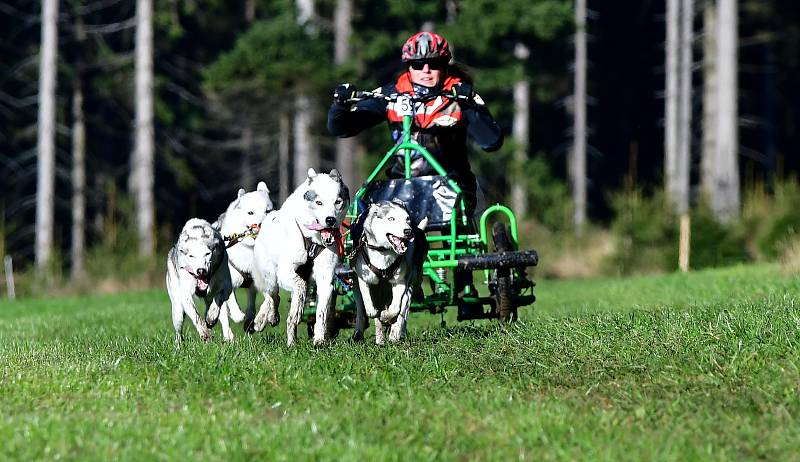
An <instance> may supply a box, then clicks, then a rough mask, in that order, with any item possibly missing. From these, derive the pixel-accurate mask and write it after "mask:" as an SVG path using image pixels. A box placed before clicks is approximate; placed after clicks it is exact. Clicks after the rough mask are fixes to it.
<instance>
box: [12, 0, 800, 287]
mask: <svg viewBox="0 0 800 462" xmlns="http://www.w3.org/2000/svg"><path fill="white" fill-rule="evenodd" d="M677 3H678V2H677V0H669V1H666V2H662V1H634V0H621V1H614V2H603V1H599V0H597V1H595V0H589V1H588V4H587V2H586V1H583V0H578V1H577V2H573V1H567V0H524V1H523V0H508V1H504V2H493V1H488V0H444V1H411V0H404V1H361V0H319V1H312V0H297V1H289V0H241V1H222V0H193V1H192V0H186V1H177V0H175V1H159V2H153V3H151V2H150V1H149V0H138V1H135V0H96V1H92V2H78V1H72V0H63V1H61V2H58V1H55V0H46V1H44V2H42V3H41V4H40V3H38V2H27V1H0V54H1V55H2V60H0V127H2V129H1V130H0V183H2V185H3V194H2V197H1V198H0V256H3V257H10V258H9V259H6V261H7V262H9V261H13V265H14V270H15V272H16V273H17V274H18V282H17V284H18V292H19V293H21V294H25V293H29V292H30V291H31V290H32V289H31V288H32V287H33V286H34V284H36V285H37V286H39V287H40V286H41V284H42V283H43V282H44V283H45V284H47V285H48V286H50V287H51V288H53V289H54V290H57V289H59V288H64V287H69V289H68V290H72V291H74V290H79V291H82V290H89V288H92V290H95V289H97V288H98V287H100V288H101V289H104V288H105V289H108V290H117V289H119V288H121V287H122V286H124V287H131V286H149V285H154V284H160V281H161V278H162V276H163V269H162V266H163V264H162V260H163V256H164V255H165V254H166V249H167V248H168V247H169V246H171V245H172V242H173V240H174V238H175V236H176V233H177V231H178V230H179V228H180V226H181V225H182V224H183V223H184V222H185V220H186V219H188V218H190V217H193V216H199V217H202V218H205V219H208V220H210V221H213V220H214V219H215V218H216V217H217V216H218V215H219V214H220V213H221V212H223V211H224V209H225V207H226V206H227V204H228V203H229V202H230V201H231V200H232V199H234V198H235V196H236V191H237V189H238V188H239V187H244V188H246V189H253V188H254V187H255V184H256V183H257V182H258V181H259V180H265V181H266V182H267V183H268V185H269V186H270V189H271V191H272V196H273V200H274V201H275V202H276V204H280V202H281V200H282V198H284V197H285V196H286V194H287V192H288V191H290V190H291V189H292V187H293V185H294V182H295V179H296V178H300V177H301V175H303V173H304V172H305V171H306V169H307V168H308V167H309V166H313V167H315V168H317V169H318V170H319V169H322V170H328V169H330V168H334V167H337V168H339V169H340V170H341V171H343V172H344V174H345V177H346V178H347V179H348V182H349V183H350V185H351V188H353V189H355V187H356V186H357V185H358V184H360V182H361V181H363V179H364V177H365V175H366V173H367V172H368V171H369V170H370V169H371V168H372V167H373V166H374V164H375V161H376V159H377V158H378V157H379V156H380V155H381V154H382V153H383V152H385V150H386V149H387V148H388V140H389V137H388V131H387V130H386V129H385V128H383V127H378V128H375V129H372V130H371V131H369V132H367V133H365V134H363V135H360V136H359V137H358V138H356V139H355V140H351V141H345V142H342V141H337V140H336V139H335V138H333V137H331V136H330V135H329V134H328V133H327V130H326V129H325V118H326V112H327V108H328V106H329V104H330V101H331V93H332V89H333V87H334V86H335V85H336V84H338V83H340V82H353V83H355V84H356V85H357V86H358V87H359V88H363V89H371V88H375V87H377V86H378V85H380V84H382V83H386V82H389V81H392V80H393V79H394V78H395V77H396V76H397V74H398V73H399V72H400V71H401V70H402V68H401V63H400V59H399V55H400V46H401V45H402V43H403V42H404V41H405V39H406V38H407V37H408V36H409V35H411V34H412V33H414V32H416V31H418V30H434V31H436V32H438V33H441V34H443V35H444V36H445V37H446V38H447V39H448V40H449V41H450V43H451V44H452V46H453V49H454V54H455V57H456V59H457V60H458V61H459V62H462V63H465V64H466V65H467V66H469V69H470V72H471V73H472V75H473V76H474V77H475V81H476V89H477V91H478V92H479V93H480V94H481V96H482V97H483V98H484V100H485V101H486V102H487V104H488V106H489V108H490V110H491V111H492V112H493V114H494V115H495V117H496V118H497V120H498V121H499V123H500V125H501V126H502V127H503V130H504V132H505V134H506V137H507V139H506V144H505V146H504V148H503V149H502V150H501V151H500V152H497V153H483V152H481V151H480V150H479V149H474V147H473V149H472V152H471V154H470V161H471V162H472V164H473V168H474V170H475V171H476V173H477V174H478V176H479V182H480V184H481V194H482V196H484V201H485V202H486V203H491V202H497V201H500V202H506V203H509V204H510V205H511V206H512V208H513V209H514V210H515V211H516V212H517V213H518V215H520V217H521V218H523V223H522V227H523V231H524V232H523V233H522V236H523V237H522V245H523V246H524V247H529V248H530V247H533V248H536V249H538V250H539V252H540V254H541V255H542V264H541V266H540V268H539V269H538V270H537V271H538V273H539V275H541V276H548V277H575V276H580V277H586V276H594V275H598V274H630V273H649V272H659V271H671V270H674V269H676V268H677V267H678V239H679V237H678V236H679V233H678V230H679V225H678V223H679V221H680V219H679V218H680V216H681V215H682V214H687V215H688V216H690V217H691V246H690V248H691V260H690V261H691V263H690V267H691V268H701V267H706V266H720V265H727V264H732V263H737V262H746V261H754V260H774V259H782V260H783V261H787V262H790V261H795V260H797V259H798V255H800V246H799V245H798V244H797V240H796V239H795V232H796V230H798V229H800V210H799V209H797V207H796V204H797V203H798V201H799V200H800V187H798V183H797V180H796V175H797V172H798V169H800V157H798V151H797V146H798V145H800V143H799V142H800V140H798V136H799V135H798V130H797V129H796V125H797V120H798V119H799V118H800V89H798V87H797V85H796V84H795V82H797V81H798V80H799V79H798V78H799V77H800V75H798V74H799V73H800V4H797V3H796V2H792V1H789V0H768V1H753V0H742V1H738V2H736V1H733V0H718V1H716V2H715V1H694V2H687V1H684V2H683V3H682V5H684V7H683V8H684V10H685V9H686V8H689V12H688V17H689V21H690V22H689V26H688V28H687V27H685V26H684V30H688V31H689V39H688V40H687V41H685V42H683V48H685V49H689V50H691V51H692V52H693V53H690V54H689V56H690V58H689V59H690V61H689V63H690V64H689V65H688V66H686V68H687V69H689V75H690V76H691V79H690V83H689V91H688V95H689V100H688V101H689V102H688V105H686V106H685V107H687V108H688V109H687V110H688V114H689V116H690V119H691V122H690V123H689V124H688V127H689V129H688V133H687V135H686V136H685V137H684V139H686V140H687V141H686V142H687V143H688V165H689V167H688V168H687V169H686V172H687V173H686V175H685V176H686V178H685V181H686V182H687V185H688V191H687V192H688V194H687V210H681V207H680V206H676V203H675V200H674V199H675V197H674V194H671V193H670V192H669V191H670V190H669V187H668V185H669V184H670V178H671V175H673V173H671V171H670V170H669V157H668V155H669V153H668V151H669V149H670V148H669V145H670V143H669V140H670V139H671V138H670V136H671V135H669V136H668V135H666V133H667V131H668V127H669V126H670V123H671V122H670V121H669V117H668V111H669V109H668V104H669V103H668V102H669V100H670V90H669V88H668V79H667V76H668V74H669V70H670V65H669V57H668V52H667V48H668V45H669V36H668V35H669V34H668V24H669V23H670V19H669V18H670V8H671V7H670V5H675V4H677ZM47 4H50V5H51V6H52V5H53V4H55V6H56V12H55V14H54V15H53V16H52V19H53V21H52V23H53V24H54V25H55V39H56V40H55V45H49V48H48V45H47V42H45V41H44V40H43V37H44V36H45V35H46V34H45V33H44V30H45V27H44V26H45V24H47V21H46V20H45V21H43V18H46V15H45V14H44V13H45V11H46V7H45V6H46V5H47ZM730 4H733V6H734V16H735V19H736V20H737V21H735V22H734V24H733V26H730V27H733V31H734V33H735V34H734V35H733V37H734V38H735V47H734V48H735V50H736V53H735V58H736V62H735V64H736V67H735V68H734V71H733V74H734V75H735V76H736V79H734V83H733V84H734V88H733V89H732V91H733V93H732V94H733V95H735V96H734V97H733V99H734V100H735V103H736V104H735V105H734V107H735V112H734V121H735V125H736V130H735V132H734V137H733V138H734V140H733V143H732V145H733V148H732V149H731V150H730V153H729V155H728V159H727V161H732V162H733V163H734V165H735V168H736V170H735V177H736V188H735V189H723V190H719V188H717V189H715V188H714V187H713V184H714V181H713V174H714V172H715V171H720V170H721V169H723V167H722V166H721V165H722V160H721V159H720V158H719V157H713V156H711V154H710V153H711V152H719V149H718V148H716V147H715V145H719V144H721V143H720V141H719V139H717V140H715V139H714V137H713V136H712V134H713V130H709V129H708V127H711V126H714V124H715V123H716V122H715V119H714V117H716V115H715V111H714V110H713V109H714V107H715V106H712V104H711V103H710V102H713V101H714V98H713V94H714V92H715V89H716V88H717V87H719V86H721V85H722V83H721V82H722V79H719V75H716V74H715V69H718V67H716V63H718V61H717V60H718V59H720V58H719V56H717V53H716V51H715V50H718V49H719V46H718V45H719V40H720V39H721V37H722V35H721V34H722V33H723V32H724V30H721V29H724V27H721V26H720V25H719V24H721V21H720V19H722V16H720V12H721V11H723V10H722V8H723V7H726V6H730ZM685 5H690V6H688V7H687V6H685ZM586 7H588V8H586ZM148 8H149V11H150V12H151V13H152V15H151V16H147V15H143V14H142V12H143V11H148ZM584 8H586V9H585V10H584ZM143 20H146V21H147V23H148V24H150V26H151V27H152V42H151V45H152V47H151V48H150V49H148V50H147V51H148V52H147V53H145V54H146V55H147V56H149V59H150V61H149V62H151V63H152V74H151V75H152V84H151V85H152V86H151V88H152V91H151V92H149V93H150V94H151V96H152V102H151V104H152V107H153V118H152V125H151V126H150V127H151V128H149V129H148V128H147V127H144V128H145V130H144V131H142V128H143V126H142V124H141V123H139V122H137V115H139V114H141V112H140V111H141V106H140V105H141V104H142V101H145V102H146V101H147V98H143V97H142V94H141V93H139V91H140V90H137V88H136V85H135V83H136V82H137V81H138V79H139V78H140V77H139V76H140V75H141V73H142V72H143V71H146V66H142V65H141V63H142V62H145V63H146V62H148V61H147V59H145V58H142V57H141V56H138V57H137V55H138V54H140V53H142V45H141V44H142V43H143V42H141V41H140V40H142V36H141V35H140V34H141V32H142V31H143V30H147V29H146V28H145V27H143V26H142V24H143V22H142V21H143ZM576 24H577V25H576ZM730 27H729V28H730ZM50 43H51V44H52V43H53V42H50ZM584 43H585V44H586V45H587V46H586V54H585V55H581V54H580V53H577V52H576V51H577V50H578V49H580V47H581V45H580V44H584ZM137 48H138V49H137ZM46 50H49V53H51V54H54V56H55V58H54V59H55V60H54V63H55V64H56V66H55V68H54V71H53V75H54V86H53V90H52V94H53V95H54V98H53V105H52V107H53V121H54V124H52V128H53V132H52V140H53V145H52V152H53V154H54V159H53V161H54V164H53V166H54V170H53V192H52V194H51V195H50V196H51V197H52V199H51V200H50V201H48V202H49V208H50V209H51V210H52V217H53V220H52V222H51V224H50V225H49V226H45V228H50V229H51V231H50V236H51V239H50V244H49V247H48V246H47V245H45V244H46V243H42V241H41V236H46V235H48V233H47V232H43V229H45V228H43V225H42V222H41V221H40V220H39V219H37V210H41V208H42V202H41V201H42V197H44V195H42V194H38V193H39V191H40V190H41V189H42V186H41V185H42V183H41V176H42V175H41V174H42V167H41V165H42V164H41V159H42V153H43V152H45V149H44V148H46V144H45V145H44V148H43V144H42V128H43V127H44V126H45V125H43V124H42V122H41V120H42V119H41V118H42V108H43V107H46V106H45V105H43V104H42V103H41V102H42V101H44V100H43V98H44V96H46V95H44V94H43V87H42V73H43V70H44V64H43V63H44V61H45V60H44V59H43V56H47V55H46ZM140 59H144V60H143V61H140ZM583 72H585V75H586V80H585V84H586V92H585V93H583V94H579V93H577V92H576V88H578V84H577V82H578V81H579V80H578V77H580V75H582V73H583ZM579 96H581V97H580V98H579ZM583 101H585V106H584V105H583V104H582V102H583ZM715 104H716V103H715ZM581 107H583V108H584V109H585V120H586V126H587V129H586V130H585V131H583V130H579V129H578V127H579V123H578V122H577V121H578V120H579V118H578V117H576V114H581V113H582V110H581V109H580V108H581ZM142 133H144V138H141V137H142V136H143V135H142ZM576 134H577V135H576ZM148 136H149V137H150V139H151V141H152V156H151V162H152V167H151V168H152V175H149V174H148V175H144V174H142V175H140V173H141V172H142V170H140V169H139V167H140V166H141V163H140V162H138V161H137V159H139V158H138V157H137V155H139V154H138V153H141V152H145V151H146V149H145V150H144V151H143V150H142V146H145V147H146V146H147V142H146V141H145V142H143V141H142V139H145V140H146V139H147V137H148ZM81 140H82V141H81ZM580 140H583V141H584V142H585V143H586V144H585V149H583V150H579V149H576V146H580V143H578V142H577V141H580ZM142 143H144V144H142ZM578 155H582V156H583V157H582V158H583V159H585V168H584V169H583V170H579V171H576V168H575V165H577V164H576V156H578ZM81 166H83V172H82V173H81V171H80V167H81ZM81 175H82V176H81ZM145 177H149V178H152V180H151V181H152V183H151V185H152V186H151V187H149V189H150V190H151V191H150V192H151V194H150V196H147V191H146V189H148V187H146V186H143V185H144V184H146V182H144V183H143V178H145ZM709 178H711V179H710V180H709ZM709 185H712V186H709ZM576 191H578V192H579V194H576ZM715 194H717V195H723V196H725V197H726V198H727V199H726V200H730V199H731V197H732V196H735V197H733V201H732V203H733V204H734V205H733V206H732V207H729V208H728V209H721V208H720V207H719V205H718V203H717V202H715V200H714V195H715ZM50 196H48V197H50ZM142 197H150V199H149V200H148V199H145V200H144V203H143V200H142V199H141V198H142ZM81 198H82V199H81ZM148 201H149V205H148ZM148 207H149V209H148ZM78 209H80V210H78ZM148 210H149V212H148ZM143 211H144V212H143ZM148 213H150V214H151V215H152V217H151V218H152V219H150V218H147V214H148ZM142 217H145V218H142ZM143 223H144V225H143ZM46 247H48V248H49V250H47V251H45V250H43V249H45V248H46ZM66 282H69V284H65V283H66ZM3 284H5V281H4V282H3ZM4 288H5V287H4Z"/></svg>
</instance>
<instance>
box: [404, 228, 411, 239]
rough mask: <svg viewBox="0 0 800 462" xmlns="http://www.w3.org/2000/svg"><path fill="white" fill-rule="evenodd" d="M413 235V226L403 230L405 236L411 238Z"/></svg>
mask: <svg viewBox="0 0 800 462" xmlns="http://www.w3.org/2000/svg"><path fill="white" fill-rule="evenodd" d="M412 235H413V231H412V230H411V228H406V229H404V230H403V237H405V238H406V239H411V236H412Z"/></svg>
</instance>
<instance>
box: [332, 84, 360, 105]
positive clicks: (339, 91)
mask: <svg viewBox="0 0 800 462" xmlns="http://www.w3.org/2000/svg"><path fill="white" fill-rule="evenodd" d="M356 91H357V90H356V86H355V85H353V84H351V83H343V84H341V85H337V86H336V88H334V90H333V100H334V101H336V102H337V103H341V104H347V103H348V100H349V99H352V98H354V97H355V95H356Z"/></svg>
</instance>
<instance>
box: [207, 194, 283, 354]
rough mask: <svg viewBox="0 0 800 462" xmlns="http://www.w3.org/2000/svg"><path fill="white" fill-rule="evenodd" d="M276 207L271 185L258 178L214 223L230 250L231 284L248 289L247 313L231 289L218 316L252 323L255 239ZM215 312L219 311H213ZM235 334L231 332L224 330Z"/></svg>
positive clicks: (229, 333) (228, 334) (209, 321)
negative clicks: (270, 188) (252, 188)
mask: <svg viewBox="0 0 800 462" xmlns="http://www.w3.org/2000/svg"><path fill="white" fill-rule="evenodd" d="M272 209H273V205H272V201H271V200H270V198H269V188H267V184H266V183H264V182H263V181H259V182H258V186H257V187H256V190H255V191H250V192H245V190H244V189H243V188H240V189H239V191H238V193H237V196H236V199H235V200H234V201H233V202H231V203H230V205H229V206H228V208H227V209H226V210H225V213H223V214H222V215H220V216H219V219H217V221H216V222H214V224H213V225H212V226H213V227H214V229H217V230H218V231H219V232H220V234H222V238H223V240H225V242H226V247H227V251H228V267H229V269H230V273H231V284H232V285H233V288H234V289H237V288H239V287H244V288H246V289H247V313H246V314H245V313H243V312H242V310H241V309H240V308H239V304H238V303H237V302H236V295H235V293H233V292H231V296H230V297H229V298H228V301H227V303H225V304H224V305H223V306H222V307H221V308H222V309H221V312H220V313H219V316H229V317H230V319H231V320H233V322H242V321H243V320H244V321H245V326H247V325H248V324H250V323H252V321H253V318H254V317H255V314H256V313H255V312H256V289H255V287H254V286H253V284H252V282H253V279H252V275H253V264H254V258H255V257H254V254H253V247H254V246H255V243H256V235H258V231H259V228H260V227H261V222H262V221H264V218H265V217H266V216H267V213H269V212H271V211H272ZM210 314H216V313H210ZM206 321H207V322H208V324H209V325H214V323H216V321H217V318H216V317H214V318H210V317H209V318H206ZM224 335H225V336H226V337H225V338H226V339H227V338H228V336H230V338H231V339H232V338H233V333H232V332H225V333H224Z"/></svg>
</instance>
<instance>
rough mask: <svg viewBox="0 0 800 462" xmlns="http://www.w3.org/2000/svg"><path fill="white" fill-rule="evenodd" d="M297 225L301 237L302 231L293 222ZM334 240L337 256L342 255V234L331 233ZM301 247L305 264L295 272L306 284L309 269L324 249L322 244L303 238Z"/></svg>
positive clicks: (298, 225)
mask: <svg viewBox="0 0 800 462" xmlns="http://www.w3.org/2000/svg"><path fill="white" fill-rule="evenodd" d="M294 224H295V225H297V230H298V231H300V235H301V236H303V231H302V230H301V229H300V224H299V223H297V222H296V221H295V223H294ZM332 233H333V236H334V239H335V240H336V242H335V244H336V250H337V254H338V255H339V256H341V255H342V252H343V250H342V249H343V247H344V246H343V244H342V234H341V233H340V232H339V230H336V229H335V230H333V231H332ZM303 246H304V247H305V248H306V262H305V263H303V264H302V265H300V266H298V267H297V269H296V270H295V273H297V275H298V276H300V277H301V278H302V279H303V280H304V281H306V282H308V280H309V279H310V278H311V269H312V265H313V263H314V259H316V258H317V257H318V256H319V254H320V253H321V252H322V250H323V249H325V246H324V245H322V244H317V243H316V242H314V241H312V240H311V238H308V237H305V236H303Z"/></svg>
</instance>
